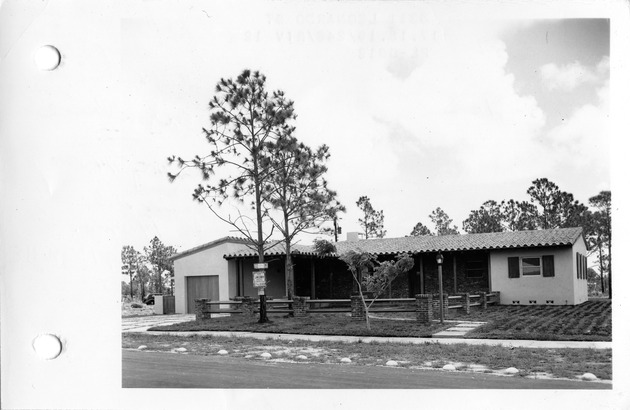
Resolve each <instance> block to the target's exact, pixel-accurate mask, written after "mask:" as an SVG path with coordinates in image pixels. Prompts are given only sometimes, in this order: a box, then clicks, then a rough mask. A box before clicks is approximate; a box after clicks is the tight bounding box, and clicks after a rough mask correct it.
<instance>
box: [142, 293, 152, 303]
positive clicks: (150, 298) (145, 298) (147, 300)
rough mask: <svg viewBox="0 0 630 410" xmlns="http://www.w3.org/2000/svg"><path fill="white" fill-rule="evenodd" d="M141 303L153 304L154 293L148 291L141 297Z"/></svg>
mask: <svg viewBox="0 0 630 410" xmlns="http://www.w3.org/2000/svg"><path fill="white" fill-rule="evenodd" d="M142 303H144V304H145V305H153V304H155V295H154V294H153V293H149V294H148V295H146V296H145V297H144V299H142Z"/></svg>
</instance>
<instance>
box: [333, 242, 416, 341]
mask: <svg viewBox="0 0 630 410" xmlns="http://www.w3.org/2000/svg"><path fill="white" fill-rule="evenodd" d="M339 259H341V260H342V261H344V262H345V263H346V265H348V270H349V271H350V273H351V274H352V278H353V279H354V281H355V283H356V284H357V285H358V288H359V297H360V298H361V303H362V304H363V310H364V311H365V324H366V325H367V329H368V331H369V330H372V329H371V327H370V307H372V304H373V303H374V301H375V300H376V299H377V298H378V297H379V296H380V295H381V294H382V293H383V292H384V291H385V290H386V289H388V288H389V286H390V285H391V283H392V281H393V280H394V279H396V277H398V275H400V274H402V273H405V272H407V271H409V270H410V269H411V268H413V264H414V262H413V258H411V257H410V256H409V255H407V254H400V255H398V256H397V257H396V261H384V262H379V261H378V260H377V259H376V256H374V255H372V254H370V253H367V252H356V251H348V252H346V253H344V254H342V255H340V256H339ZM363 287H365V289H366V291H368V292H371V293H372V301H371V302H370V303H369V304H368V303H367V301H366V300H365V294H364V293H363Z"/></svg>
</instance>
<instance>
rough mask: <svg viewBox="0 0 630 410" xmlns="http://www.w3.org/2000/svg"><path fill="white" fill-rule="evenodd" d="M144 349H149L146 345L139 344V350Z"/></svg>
mask: <svg viewBox="0 0 630 410" xmlns="http://www.w3.org/2000/svg"><path fill="white" fill-rule="evenodd" d="M144 349H147V347H146V346H145V345H141V346H138V350H144Z"/></svg>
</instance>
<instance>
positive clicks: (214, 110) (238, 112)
mask: <svg viewBox="0 0 630 410" xmlns="http://www.w3.org/2000/svg"><path fill="white" fill-rule="evenodd" d="M265 84H266V77H265V76H264V75H263V74H261V73H260V72H258V71H254V72H252V71H250V70H244V71H243V72H242V73H241V74H240V75H239V76H238V77H237V78H236V79H235V80H232V79H227V80H226V79H221V80H220V81H219V83H218V84H217V86H216V89H215V91H216V95H215V96H214V97H213V98H212V100H211V101H210V103H209V107H210V110H211V113H210V125H211V127H210V128H209V129H206V128H204V129H203V132H204V134H205V137H206V140H207V141H208V143H209V145H210V149H209V152H208V153H205V154H204V155H197V156H195V157H194V158H193V159H190V160H185V159H182V158H181V157H176V156H171V157H169V158H168V160H169V161H170V162H171V163H176V164H177V165H178V166H179V168H180V169H179V171H177V172H175V173H169V174H168V176H169V179H170V180H171V181H173V180H175V179H176V178H177V177H178V176H179V175H180V173H181V172H182V171H183V170H184V169H187V168H197V169H199V170H200V171H201V175H202V178H203V181H206V182H207V181H209V180H210V179H211V176H213V175H214V174H215V172H217V171H219V170H220V171H222V172H224V175H223V176H224V177H222V178H221V177H220V178H215V179H214V181H212V183H206V184H205V185H202V184H199V185H198V187H197V189H195V191H194V192H193V198H194V199H195V200H196V201H198V202H200V203H205V204H206V205H207V206H208V208H209V209H210V211H212V213H213V214H214V215H215V216H216V217H217V218H219V219H220V220H222V221H223V222H226V223H228V224H229V225H231V226H232V227H233V228H234V229H236V230H237V231H238V232H240V233H241V234H242V235H243V236H245V237H246V238H247V239H248V240H249V246H250V247H251V248H252V249H254V250H255V251H256V252H257V253H258V262H264V261H265V256H264V254H265V250H266V249H268V248H269V247H270V246H273V245H274V244H275V243H269V242H268V239H269V238H271V236H272V235H273V229H274V228H273V226H271V227H270V228H269V229H268V230H267V231H265V229H264V228H263V225H264V223H265V221H266V222H268V219H267V218H266V213H267V210H268V208H266V202H265V199H264V197H263V189H264V185H265V183H266V181H267V180H268V179H269V178H270V176H271V173H273V169H272V168H271V166H270V163H269V157H270V155H271V153H270V152H269V149H270V147H272V146H273V143H274V142H275V141H276V140H277V139H278V138H281V137H285V136H288V135H291V133H292V132H293V129H294V127H293V126H291V125H290V122H291V121H292V120H293V119H294V118H295V113H294V108H293V101H291V100H288V99H287V98H285V96H284V93H283V92H282V91H280V90H278V91H274V92H273V93H271V94H270V93H269V92H268V91H267V90H266V88H265ZM229 198H232V199H234V200H235V201H236V203H237V204H238V205H239V206H242V205H244V204H245V203H246V201H247V205H248V206H249V208H250V210H251V211H252V212H253V213H254V214H255V216H254V217H253V218H252V217H250V216H248V215H243V214H242V213H241V209H240V208H238V207H237V215H236V216H234V215H229V214H227V215H226V214H225V213H219V209H218V208H219V207H221V205H222V204H224V203H225V202H226V201H227V200H228V199H229ZM260 308H261V309H260V320H259V322H260V323H264V322H267V321H268V320H269V319H268V318H267V313H266V312H267V309H266V302H265V296H264V295H261V299H260Z"/></svg>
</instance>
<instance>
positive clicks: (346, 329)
mask: <svg viewBox="0 0 630 410" xmlns="http://www.w3.org/2000/svg"><path fill="white" fill-rule="evenodd" d="M269 319H270V322H268V323H258V317H257V316H256V317H244V316H241V315H234V316H228V317H219V318H213V319H210V320H206V321H204V322H201V323H198V322H195V321H193V322H184V323H176V324H173V325H168V326H157V327H152V328H150V329H149V330H157V331H180V332H181V331H200V330H224V331H245V332H263V333H299V334H306V335H346V336H392V337H407V336H408V337H431V335H432V334H433V333H436V332H439V331H440V330H442V329H446V328H448V327H449V324H445V325H443V326H441V325H440V324H439V323H433V324H432V325H430V326H425V325H422V324H420V323H418V322H416V321H413V320H409V321H400V320H370V325H371V327H372V330H371V331H368V330H367V327H366V326H365V321H361V320H357V321H354V320H352V318H351V317H350V316H348V315H345V314H328V313H318V314H312V315H309V316H307V317H300V318H298V317H291V318H289V317H285V316H281V315H271V314H270V315H269ZM450 326H452V324H450Z"/></svg>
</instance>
